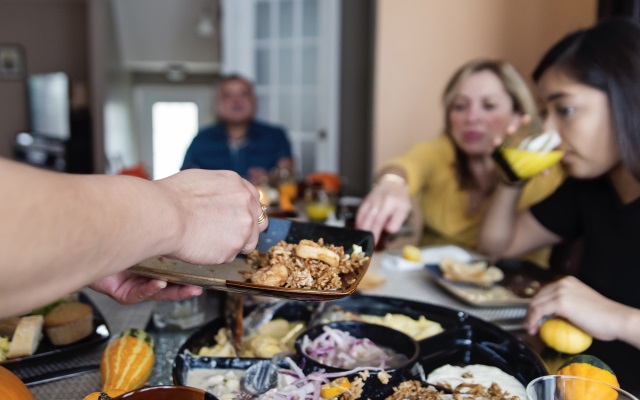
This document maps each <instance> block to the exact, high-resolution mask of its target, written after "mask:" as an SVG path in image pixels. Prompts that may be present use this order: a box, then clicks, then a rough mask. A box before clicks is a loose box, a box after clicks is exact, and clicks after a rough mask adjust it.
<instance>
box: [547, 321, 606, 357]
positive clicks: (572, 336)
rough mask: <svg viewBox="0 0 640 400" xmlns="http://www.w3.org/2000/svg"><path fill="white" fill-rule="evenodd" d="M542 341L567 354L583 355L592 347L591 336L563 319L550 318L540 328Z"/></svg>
mask: <svg viewBox="0 0 640 400" xmlns="http://www.w3.org/2000/svg"><path fill="white" fill-rule="evenodd" d="M540 339H542V341H543V342H544V343H545V344H546V345H547V346H549V347H551V348H552V349H555V350H557V351H559V352H561V353H566V354H578V353H582V352H583V351H585V350H586V349H588V348H589V346H591V343H592V342H593V338H592V337H591V335H589V334H588V333H586V332H585V331H583V330H582V329H580V328H578V327H577V326H575V325H573V324H572V323H571V322H569V321H567V320H565V319H563V318H558V317H556V318H550V319H548V320H546V321H544V322H543V323H542V325H541V326H540Z"/></svg>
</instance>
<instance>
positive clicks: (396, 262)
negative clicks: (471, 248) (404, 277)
mask: <svg viewBox="0 0 640 400" xmlns="http://www.w3.org/2000/svg"><path fill="white" fill-rule="evenodd" d="M421 253H422V260H421V261H418V262H416V261H409V260H407V259H406V258H404V257H402V254H400V253H396V252H387V253H385V255H384V256H383V257H382V261H381V262H380V265H381V267H382V268H384V269H387V270H394V271H414V270H418V269H421V268H423V267H424V266H425V265H427V264H436V265H439V264H440V260H442V258H443V257H448V258H451V259H454V260H456V261H463V262H469V261H471V260H472V259H473V256H472V255H471V253H469V252H468V251H467V250H465V249H463V248H462V247H458V246H452V245H448V246H434V247H424V248H422V249H421Z"/></svg>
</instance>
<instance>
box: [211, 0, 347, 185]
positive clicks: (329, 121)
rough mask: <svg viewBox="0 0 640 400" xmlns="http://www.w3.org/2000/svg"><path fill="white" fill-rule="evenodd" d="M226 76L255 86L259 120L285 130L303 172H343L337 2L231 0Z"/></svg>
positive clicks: (225, 40) (226, 18) (227, 13)
mask: <svg viewBox="0 0 640 400" xmlns="http://www.w3.org/2000/svg"><path fill="white" fill-rule="evenodd" d="M223 7H224V9H223V15H224V17H223V24H224V26H223V32H224V33H223V38H222V40H223V46H222V48H223V57H222V68H223V70H224V71H225V72H238V73H241V74H244V75H247V76H248V77H249V78H250V79H252V80H253V81H254V82H255V85H256V94H257V96H258V117H259V118H260V119H263V120H265V121H266V122H271V123H276V124H280V125H283V126H284V127H285V128H286V129H287V131H288V133H289V137H290V139H291V142H292V146H293V152H294V156H295V158H296V165H297V169H298V172H299V173H301V174H302V176H304V175H306V174H307V173H309V172H312V171H328V172H335V173H337V172H338V160H339V153H338V152H339V140H338V121H339V115H338V113H339V91H338V88H339V68H338V66H339V48H340V47H339V36H340V32H339V28H340V4H339V1H338V0H226V1H225V2H224V3H223Z"/></svg>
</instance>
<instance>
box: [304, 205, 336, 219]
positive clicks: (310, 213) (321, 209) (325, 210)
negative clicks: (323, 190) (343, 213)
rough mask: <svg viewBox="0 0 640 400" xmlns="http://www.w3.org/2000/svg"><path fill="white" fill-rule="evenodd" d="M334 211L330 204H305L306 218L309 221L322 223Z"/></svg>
mask: <svg viewBox="0 0 640 400" xmlns="http://www.w3.org/2000/svg"><path fill="white" fill-rule="evenodd" d="M334 211H335V207H334V206H333V204H331V203H321V202H311V203H309V204H307V209H306V212H307V217H308V218H309V220H311V221H315V222H324V221H326V220H327V218H329V214H331V213H332V212H334Z"/></svg>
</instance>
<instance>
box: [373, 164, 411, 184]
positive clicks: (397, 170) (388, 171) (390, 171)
mask: <svg viewBox="0 0 640 400" xmlns="http://www.w3.org/2000/svg"><path fill="white" fill-rule="evenodd" d="M385 175H396V176H399V177H400V178H402V179H403V180H404V183H405V184H406V182H407V171H405V169H404V168H402V167H401V166H399V165H388V166H386V167H384V168H382V169H381V170H380V171H379V172H378V173H377V174H376V178H375V179H374V182H378V181H380V179H381V178H383V177H384V176H385Z"/></svg>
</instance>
